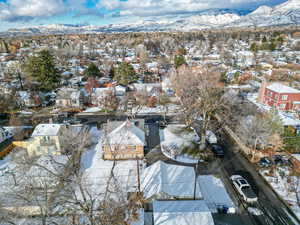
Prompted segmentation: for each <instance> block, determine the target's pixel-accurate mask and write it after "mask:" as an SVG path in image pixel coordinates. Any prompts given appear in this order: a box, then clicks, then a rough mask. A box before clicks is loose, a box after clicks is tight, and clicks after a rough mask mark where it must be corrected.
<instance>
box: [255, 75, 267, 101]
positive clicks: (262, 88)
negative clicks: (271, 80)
mask: <svg viewBox="0 0 300 225" xmlns="http://www.w3.org/2000/svg"><path fill="white" fill-rule="evenodd" d="M267 86H268V82H267V80H266V78H263V80H262V83H261V86H260V89H259V92H258V97H257V101H258V102H259V103H262V104H263V103H264V95H265V92H266V88H267Z"/></svg>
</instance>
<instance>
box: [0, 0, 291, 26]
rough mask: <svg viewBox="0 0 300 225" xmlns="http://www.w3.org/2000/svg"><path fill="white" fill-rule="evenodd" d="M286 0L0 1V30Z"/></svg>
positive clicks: (96, 22)
mask: <svg viewBox="0 0 300 225" xmlns="http://www.w3.org/2000/svg"><path fill="white" fill-rule="evenodd" d="M285 1H286V0H0V30H6V29H9V28H20V27H29V26H34V25H44V24H57V23H60V24H90V25H102V24H109V23H120V22H124V21H128V20H135V19H138V18H139V17H148V16H160V15H168V14H180V13H190V12H193V13H194V12H197V11H201V10H205V9H215V8H230V9H255V8H257V7H258V6H260V5H270V6H272V5H277V4H280V3H282V2H285Z"/></svg>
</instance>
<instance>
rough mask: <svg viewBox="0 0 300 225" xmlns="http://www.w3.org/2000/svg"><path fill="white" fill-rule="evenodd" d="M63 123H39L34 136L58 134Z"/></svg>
mask: <svg viewBox="0 0 300 225" xmlns="http://www.w3.org/2000/svg"><path fill="white" fill-rule="evenodd" d="M62 126H64V125H63V124H54V123H51V124H39V125H37V126H36V127H35V129H34V131H33V133H32V135H31V136H32V137H36V136H57V135H58V133H59V131H60V128H61V127H62Z"/></svg>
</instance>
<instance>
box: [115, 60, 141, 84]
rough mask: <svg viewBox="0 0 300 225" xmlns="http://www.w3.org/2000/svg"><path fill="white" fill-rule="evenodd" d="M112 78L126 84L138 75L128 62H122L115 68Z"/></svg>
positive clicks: (134, 79)
mask: <svg viewBox="0 0 300 225" xmlns="http://www.w3.org/2000/svg"><path fill="white" fill-rule="evenodd" d="M114 79H115V80H116V81H118V83H119V84H121V85H124V86H127V85H128V84H130V83H132V82H134V81H136V80H137V79H138V77H137V75H136V73H135V71H134V68H133V66H132V65H131V64H130V63H127V62H122V63H121V64H120V65H119V66H118V68H116V69H115V75H114Z"/></svg>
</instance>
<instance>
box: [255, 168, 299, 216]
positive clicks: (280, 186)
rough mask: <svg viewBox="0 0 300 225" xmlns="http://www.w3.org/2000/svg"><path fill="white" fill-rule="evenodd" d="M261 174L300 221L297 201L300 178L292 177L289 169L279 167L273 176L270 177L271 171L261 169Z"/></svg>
mask: <svg viewBox="0 0 300 225" xmlns="http://www.w3.org/2000/svg"><path fill="white" fill-rule="evenodd" d="M260 174H261V175H262V176H263V177H264V178H265V180H266V181H267V182H268V183H269V184H270V185H271V186H272V188H273V189H274V190H275V192H276V193H277V194H278V195H279V196H280V197H281V198H282V199H284V200H285V201H286V202H287V203H288V204H289V205H290V207H291V209H292V210H293V211H294V213H295V214H296V215H297V217H298V218H299V219H300V207H299V205H298V201H297V195H298V198H299V197H300V178H299V177H296V176H290V170H289V168H288V167H278V168H277V169H275V171H274V174H273V176H269V169H261V170H260Z"/></svg>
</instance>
